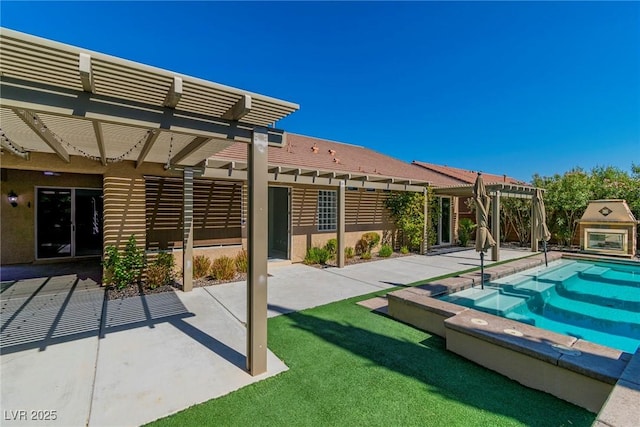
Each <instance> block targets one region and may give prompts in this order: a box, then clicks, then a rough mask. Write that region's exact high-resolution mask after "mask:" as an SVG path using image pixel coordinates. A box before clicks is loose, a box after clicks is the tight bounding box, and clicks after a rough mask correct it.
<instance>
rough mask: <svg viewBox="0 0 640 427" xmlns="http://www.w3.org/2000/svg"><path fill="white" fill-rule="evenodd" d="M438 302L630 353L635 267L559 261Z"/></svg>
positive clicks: (638, 274) (636, 342) (638, 288)
mask: <svg viewBox="0 0 640 427" xmlns="http://www.w3.org/2000/svg"><path fill="white" fill-rule="evenodd" d="M441 299H443V300H445V301H449V302H453V303H456V304H460V305H464V306H466V307H472V308H475V309H477V310H482V311H485V312H488V313H491V314H496V315H498V316H502V317H506V318H509V319H513V320H517V321H519V322H523V323H528V324H530V325H534V326H536V327H539V328H544V329H548V330H551V331H555V332H559V333H562V334H566V335H571V336H574V337H577V338H582V339H585V340H587V341H591V342H595V343H599V344H602V345H605V346H607V347H613V348H617V349H619V350H622V351H626V352H629V353H634V352H635V351H636V349H637V348H638V346H640V264H635V265H634V264H630V263H629V264H625V263H613V262H600V261H584V260H566V259H563V260H560V261H555V262H553V263H550V264H549V267H547V268H536V269H532V270H527V271H525V272H522V273H519V274H515V275H512V276H509V277H505V278H503V279H499V280H495V281H492V282H490V283H487V284H485V287H484V289H480V288H478V287H475V288H473V289H465V290H464V291H460V292H457V293H455V294H451V295H447V296H445V297H442V298H441Z"/></svg>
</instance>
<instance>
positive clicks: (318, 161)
mask: <svg viewBox="0 0 640 427" xmlns="http://www.w3.org/2000/svg"><path fill="white" fill-rule="evenodd" d="M314 147H315V148H314ZM246 156H247V145H246V144H244V143H238V144H234V145H232V146H231V147H228V148H226V149H224V150H222V151H221V152H219V153H217V154H216V155H215V156H212V157H211V158H212V159H216V160H218V159H225V160H237V161H245V159H246ZM269 164H270V165H274V166H291V167H296V168H303V169H318V170H324V171H339V172H346V173H354V174H362V175H381V176H388V177H393V178H402V179H413V180H416V181H429V182H431V179H430V178H436V179H439V177H438V175H437V174H434V173H433V172H430V171H428V170H426V169H424V168H421V167H419V166H416V165H413V164H410V163H406V162H403V161H402V160H399V159H396V158H393V157H390V156H387V155H384V154H381V153H378V152H376V151H373V150H371V149H369V148H365V147H362V146H358V145H350V144H345V143H341V142H335V141H329V140H326V139H320V138H312V137H309V136H303V135H297V134H292V133H287V145H286V146H285V147H283V148H278V147H269ZM440 180H441V179H440ZM433 184H434V185H447V184H438V183H436V182H433ZM448 185H455V183H453V184H448Z"/></svg>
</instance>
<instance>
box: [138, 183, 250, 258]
mask: <svg viewBox="0 0 640 427" xmlns="http://www.w3.org/2000/svg"><path fill="white" fill-rule="evenodd" d="M145 191H146V217H147V249H149V250H163V249H171V248H179V247H182V218H183V217H182V206H183V194H182V180H181V179H177V178H160V177H145ZM193 210H194V212H193V232H194V246H211V245H222V244H239V243H241V242H242V224H241V221H242V183H241V182H237V181H236V182H234V181H211V180H204V179H199V180H198V179H196V180H194V185H193Z"/></svg>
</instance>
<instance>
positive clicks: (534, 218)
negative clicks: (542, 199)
mask: <svg viewBox="0 0 640 427" xmlns="http://www.w3.org/2000/svg"><path fill="white" fill-rule="evenodd" d="M537 205H538V198H537V197H536V194H535V193H534V194H533V197H532V198H531V252H538V240H537V239H536V238H535V235H536V224H537V223H538V216H537V215H536V212H537V210H538V209H537Z"/></svg>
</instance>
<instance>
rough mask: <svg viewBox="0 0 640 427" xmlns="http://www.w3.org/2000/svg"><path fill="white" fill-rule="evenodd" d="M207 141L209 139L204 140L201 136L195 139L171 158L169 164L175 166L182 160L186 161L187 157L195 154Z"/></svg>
mask: <svg viewBox="0 0 640 427" xmlns="http://www.w3.org/2000/svg"><path fill="white" fill-rule="evenodd" d="M209 141H211V138H206V137H203V136H197V137H195V138H194V139H193V140H192V141H191V142H190V143H189V144H187V146H186V147H184V148H183V149H182V150H180V152H178V154H176V155H175V156H173V157H172V158H171V161H170V162H169V163H170V164H171V165H177V164H178V163H180V162H181V161H182V160H184V159H186V158H187V157H189V156H190V155H192V154H193V153H195V152H196V151H198V150H199V149H201V148H202V147H204V146H205V145H206V144H207V142H209Z"/></svg>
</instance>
